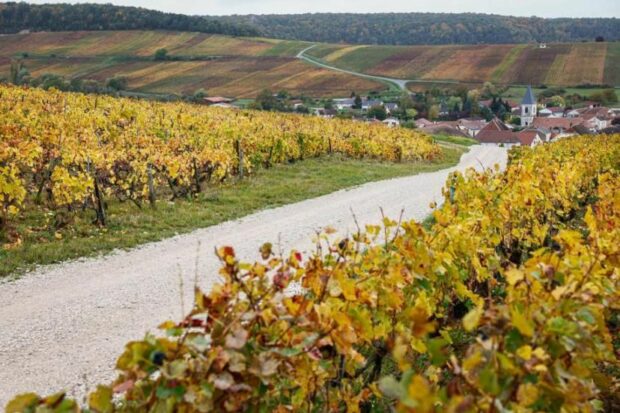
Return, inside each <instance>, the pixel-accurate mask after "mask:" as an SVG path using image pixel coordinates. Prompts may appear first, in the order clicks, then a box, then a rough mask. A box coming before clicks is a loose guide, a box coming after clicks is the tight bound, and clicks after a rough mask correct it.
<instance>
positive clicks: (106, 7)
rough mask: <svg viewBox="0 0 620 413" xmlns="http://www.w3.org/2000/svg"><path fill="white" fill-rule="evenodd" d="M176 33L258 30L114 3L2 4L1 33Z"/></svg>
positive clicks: (240, 33) (239, 33)
mask: <svg viewBox="0 0 620 413" xmlns="http://www.w3.org/2000/svg"><path fill="white" fill-rule="evenodd" d="M138 29H148V30H175V31H192V32H201V33H217V34H228V35H232V36H254V35H256V34H258V31H257V30H256V29H254V28H250V27H248V26H242V25H241V24H240V23H239V24H238V23H235V22H230V21H219V20H215V19H213V18H206V17H198V16H186V15H183V14H172V13H162V12H159V11H155V10H148V9H144V8H138V7H119V6H113V5H111V4H76V5H70V4H43V5H36V4H28V3H14V2H10V3H0V34H9V33H18V32H19V31H21V30H32V31H65V30H138Z"/></svg>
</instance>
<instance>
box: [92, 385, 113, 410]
mask: <svg viewBox="0 0 620 413" xmlns="http://www.w3.org/2000/svg"><path fill="white" fill-rule="evenodd" d="M112 395H113V393H112V389H111V388H110V387H107V386H97V390H95V391H94V392H93V393H91V394H90V396H88V406H89V407H90V408H91V409H92V410H94V411H96V412H99V413H108V412H111V411H112V410H113V405H112Z"/></svg>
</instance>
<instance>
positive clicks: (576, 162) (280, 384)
mask: <svg viewBox="0 0 620 413" xmlns="http://www.w3.org/2000/svg"><path fill="white" fill-rule="evenodd" d="M619 165H620V136H619V135H616V136H598V137H579V138H572V139H566V140H562V141H559V142H557V143H552V144H548V145H544V146H541V147H538V148H536V149H529V148H516V149H513V150H511V155H510V163H509V165H508V167H507V169H506V170H505V171H499V170H498V169H494V170H486V171H482V172H476V171H474V170H469V171H467V172H466V173H464V174H461V173H454V174H452V175H451V177H450V178H449V180H448V183H447V184H446V188H445V190H444V198H445V199H444V204H443V205H442V206H441V207H439V208H436V209H435V211H434V224H433V225H432V226H431V227H430V229H425V227H423V226H422V225H420V224H419V223H417V222H414V221H408V222H397V221H394V220H392V219H389V218H387V217H386V218H384V220H383V222H382V223H381V225H369V226H366V227H365V228H359V229H358V231H357V232H356V233H354V234H353V235H352V236H349V237H347V238H338V236H337V235H336V234H334V231H333V230H330V229H327V230H326V231H325V232H324V233H321V234H320V235H318V236H317V238H316V240H315V241H316V248H315V250H314V252H313V253H311V254H310V255H308V256H302V254H301V253H299V252H297V251H292V252H290V254H287V255H281V254H274V252H273V248H272V246H271V245H270V244H265V245H264V246H263V247H262V248H261V250H260V257H259V259H257V260H256V262H254V263H246V262H241V261H240V260H239V259H238V258H237V257H236V255H235V251H234V249H233V248H232V247H222V248H219V249H218V250H217V256H218V257H219V259H220V260H221V262H222V268H221V270H220V275H221V278H222V282H221V283H220V284H218V285H216V286H214V287H213V288H212V290H211V291H209V292H204V291H201V290H200V289H196V292H195V304H194V308H193V310H192V311H191V312H190V313H189V314H188V315H187V317H185V318H184V319H183V320H181V321H180V322H173V321H167V322H165V323H163V324H162V325H161V330H162V333H161V334H160V335H148V336H146V337H145V339H144V340H141V341H135V342H130V343H128V344H127V346H126V348H125V351H124V352H123V353H122V355H121V356H120V357H119V359H118V362H117V369H118V370H119V375H118V378H117V379H116V380H115V381H114V382H113V383H109V384H102V385H100V386H99V387H97V388H96V389H93V391H92V393H91V394H90V396H89V398H88V403H87V405H86V406H80V405H78V404H77V403H76V402H74V401H73V400H71V399H69V398H67V397H65V395H64V394H62V393H59V394H57V395H54V396H50V397H40V396H38V395H35V394H26V395H21V396H18V397H16V398H15V399H14V400H13V401H12V402H11V403H9V405H8V406H7V411H8V412H9V413H14V412H34V411H57V412H61V411H80V410H82V409H83V410H88V411H95V412H106V413H107V412H129V411H153V412H173V411H179V412H194V411H197V412H211V411H217V412H282V413H284V412H392V411H396V412H412V413H413V412H415V413H427V412H428V413H430V412H454V413H457V412H459V413H460V412H523V413H525V412H596V411H604V410H606V411H617V409H618V408H619V407H620V405H619V404H618V403H619V400H618V396H617V395H618V394H619V391H620V377H619V375H618V371H619V368H620V365H619V357H618V356H619V349H618V346H619V343H618V341H619V340H618V328H619V324H618V313H619V311H620V265H619V264H620V171H619V168H618V167H619ZM293 283H295V284H298V285H300V286H301V287H303V288H302V289H301V292H297V293H295V292H292V291H293V290H292V289H291V286H292V285H293Z"/></svg>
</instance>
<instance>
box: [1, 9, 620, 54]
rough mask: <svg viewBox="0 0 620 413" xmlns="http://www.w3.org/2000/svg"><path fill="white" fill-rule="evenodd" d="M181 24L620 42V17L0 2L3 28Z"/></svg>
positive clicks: (464, 40)
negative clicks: (197, 11)
mask: <svg viewBox="0 0 620 413" xmlns="http://www.w3.org/2000/svg"><path fill="white" fill-rule="evenodd" d="M22 30H32V31H71V30H175V31H194V32H203V33H217V34H225V35H232V36H263V37H272V38H279V39H291V40H306V41H314V42H328V43H340V42H345V43H359V44H386V45H415V44H479V43H489V44H503V43H529V42H578V41H595V40H596V41H616V40H620V20H619V19H617V18H580V19H570V18H561V19H543V18H539V17H512V16H499V15H490V14H475V13H458V14H446V13H373V14H353V13H337V14H332V13H317V14H289V15H276V14H272V15H235V16H218V17H215V16H206V17H205V16H187V15H183V14H173V13H163V12H159V11H155V10H148V9H144V8H138V7H123V6H114V5H111V4H75V5H70V4H42V5H35V4H28V3H23V2H22V3H15V2H9V3H0V34H10V33H18V32H20V31H22Z"/></svg>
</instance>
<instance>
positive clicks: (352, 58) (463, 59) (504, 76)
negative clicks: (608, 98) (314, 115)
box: [308, 42, 620, 86]
mask: <svg viewBox="0 0 620 413" xmlns="http://www.w3.org/2000/svg"><path fill="white" fill-rule="evenodd" d="M308 54H310V55H311V56H314V57H317V58H320V59H322V60H324V61H325V62H328V63H330V64H333V65H334V66H338V67H341V68H345V69H349V70H355V71H360V72H364V73H368V74H373V75H380V76H388V77H395V78H401V79H423V80H438V81H440V80H455V81H460V82H474V83H477V82H484V81H491V82H494V83H498V84H530V83H531V84H547V85H558V86H574V85H579V84H593V85H600V84H612V85H618V84H620V43H617V42H616V43H557V44H548V45H547V47H546V48H540V47H539V46H538V45H525V44H522V45H470V46H349V45H330V44H323V45H319V46H317V47H315V48H313V49H312V50H310V51H309V53H308Z"/></svg>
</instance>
